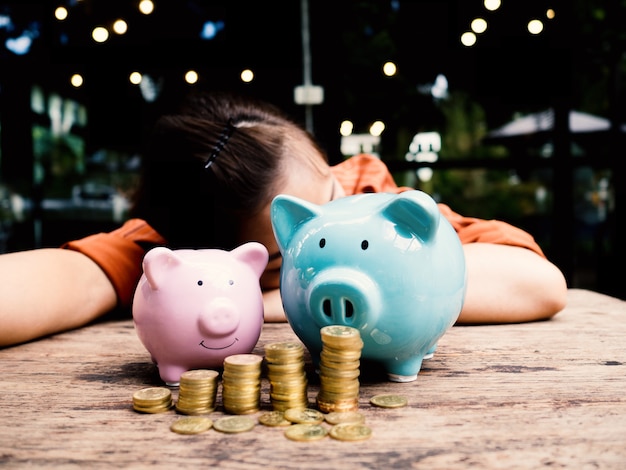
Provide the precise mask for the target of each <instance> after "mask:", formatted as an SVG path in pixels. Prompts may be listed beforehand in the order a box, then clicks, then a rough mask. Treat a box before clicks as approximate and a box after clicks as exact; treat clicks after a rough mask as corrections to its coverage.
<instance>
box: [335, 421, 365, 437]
mask: <svg viewBox="0 0 626 470" xmlns="http://www.w3.org/2000/svg"><path fill="white" fill-rule="evenodd" d="M329 434H330V437H332V438H333V439H337V440H340V441H363V440H365V439H369V438H370V437H371V436H372V429H371V428H370V427H369V426H366V425H364V424H357V423H342V424H336V425H334V426H333V427H332V428H330V431H329Z"/></svg>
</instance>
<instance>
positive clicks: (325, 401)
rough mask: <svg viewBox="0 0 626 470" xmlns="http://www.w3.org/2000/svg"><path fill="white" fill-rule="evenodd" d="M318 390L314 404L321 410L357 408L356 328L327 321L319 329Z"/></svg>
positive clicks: (358, 342) (358, 341) (358, 353)
mask: <svg viewBox="0 0 626 470" xmlns="http://www.w3.org/2000/svg"><path fill="white" fill-rule="evenodd" d="M320 334H321V339H322V352H321V354H320V364H319V373H320V391H319V393H318V395H317V407H318V408H319V410H320V411H322V412H324V413H330V412H333V411H338V412H346V411H355V410H357V409H358V408H359V373H360V371H359V366H360V362H361V350H362V349H363V341H362V340H361V335H360V333H359V330H357V329H356V328H352V327H349V326H340V325H330V326H325V327H324V328H322V329H321V330H320Z"/></svg>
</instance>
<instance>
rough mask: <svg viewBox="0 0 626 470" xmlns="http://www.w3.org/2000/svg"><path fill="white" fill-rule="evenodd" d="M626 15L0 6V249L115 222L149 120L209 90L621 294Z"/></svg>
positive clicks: (318, 2)
mask: <svg viewBox="0 0 626 470" xmlns="http://www.w3.org/2000/svg"><path fill="white" fill-rule="evenodd" d="M625 24H626V0H611V1H609V2H606V1H599V0H586V1H583V0H568V1H564V0H430V1H420V0H413V1H410V0H370V1H356V0H355V1H344V2H342V1H332V2H331V1H328V0H289V1H288V0H285V1H265V2H259V1H243V0H171V1H166V0H46V1H43V0H42V1H28V0H21V1H13V2H6V1H0V144H1V145H0V252H8V251H16V250H22V249H29V248H34V247H42V246H57V245H59V244H60V243H62V242H64V241H66V240H69V239H74V238H78V237H82V236H85V235H88V234H91V233H94V232H96V231H102V230H110V229H113V228H115V227H117V226H119V224H120V223H121V222H122V221H123V220H125V218H126V217H127V211H128V207H129V198H130V196H131V193H132V189H133V187H134V185H135V183H136V181H137V176H138V169H139V166H140V161H141V152H142V148H143V145H144V143H145V138H146V136H147V133H148V131H149V130H150V128H151V126H152V124H153V122H154V120H155V119H156V118H157V117H158V116H159V115H160V114H161V113H163V112H165V111H167V110H168V109H169V108H170V107H171V106H172V105H173V104H175V103H176V102H177V100H178V99H179V98H180V97H181V95H183V94H184V93H186V92H187V91H189V90H190V89H191V88H193V87H203V88H208V89H221V90H234V91H238V92H242V93H245V94H248V95H253V96H257V97H260V98H263V99H266V100H268V101H271V102H273V103H275V104H277V105H279V106H280V107H282V108H283V109H285V110H286V111H287V112H288V113H289V114H290V115H291V116H292V117H293V118H294V119H296V120H298V121H300V122H302V123H303V125H305V126H306V127H307V128H308V129H309V130H310V131H311V132H312V133H313V134H314V135H315V136H316V137H317V138H318V140H319V141H320V142H321V143H322V145H323V146H324V148H325V149H326V151H327V152H328V155H329V159H330V160H331V162H332V163H336V162H339V161H341V160H342V159H343V158H346V157H347V156H350V155H353V154H355V153H359V152H368V153H373V154H375V155H377V156H379V157H380V158H381V159H382V160H383V161H385V162H386V163H387V165H388V166H389V167H390V169H391V170H392V172H393V174H394V177H395V178H396V181H397V182H398V184H400V185H410V186H413V187H416V188H419V189H422V190H424V191H426V192H428V193H429V194H431V195H432V196H433V197H435V199H436V200H438V201H440V202H444V203H446V204H448V205H450V206H451V207H452V208H453V209H454V210H455V211H457V212H460V213H462V214H464V215H469V216H476V217H481V218H486V219H490V218H497V219H501V220H504V221H507V222H510V223H512V224H515V225H518V226H520V227H522V228H524V229H526V230H527V231H529V232H530V233H531V234H532V235H533V236H534V237H535V238H536V240H537V241H538V242H539V244H540V245H541V246H542V248H543V249H544V251H545V252H546V254H547V255H548V257H549V258H551V259H552V260H553V261H554V262H555V263H556V264H557V265H559V267H560V268H561V269H562V270H563V271H564V273H565V274H566V276H567V279H568V283H569V285H570V287H580V288H589V289H594V290H597V291H600V292H604V293H608V294H612V295H616V296H618V297H621V298H626V282H625V276H624V274H623V265H624V262H625V261H626V256H625V253H624V251H625V250H624V247H623V243H622V242H621V240H622V239H623V238H624V219H625V217H626V210H625V205H626V201H625V200H624V184H623V182H622V181H621V180H622V179H623V176H622V173H623V172H621V171H618V169H617V166H618V162H619V161H620V160H621V159H622V158H624V132H625V131H626V116H624V113H625V109H626V107H625V106H624V104H625V101H626V96H625V85H626V81H625V75H624V72H626V57H625V51H626V28H624V25H625Z"/></svg>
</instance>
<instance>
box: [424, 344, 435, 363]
mask: <svg viewBox="0 0 626 470" xmlns="http://www.w3.org/2000/svg"><path fill="white" fill-rule="evenodd" d="M436 350H437V343H435V344H433V346H432V348H430V349H429V350H428V351H427V352H426V354H424V360H426V359H432V358H433V357H434V356H435V351H436Z"/></svg>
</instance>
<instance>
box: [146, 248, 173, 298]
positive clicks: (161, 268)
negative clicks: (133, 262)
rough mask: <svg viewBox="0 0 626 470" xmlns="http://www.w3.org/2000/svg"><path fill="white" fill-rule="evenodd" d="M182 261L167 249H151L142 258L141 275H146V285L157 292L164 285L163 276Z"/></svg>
mask: <svg viewBox="0 0 626 470" xmlns="http://www.w3.org/2000/svg"><path fill="white" fill-rule="evenodd" d="M180 263H182V260H181V259H180V258H179V257H178V256H177V255H176V253H174V252H173V251H172V250H170V249H169V248H165V247H164V246H159V247H156V248H152V249H151V250H150V251H148V253H146V255H145V256H144V257H143V263H142V265H143V273H144V274H145V275H146V279H147V281H148V284H150V288H151V289H152V290H159V288H161V287H162V286H163V284H164V283H165V281H164V279H165V277H166V276H165V274H166V273H167V272H168V270H169V269H171V268H172V267H174V266H178V265H179V264H180Z"/></svg>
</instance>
